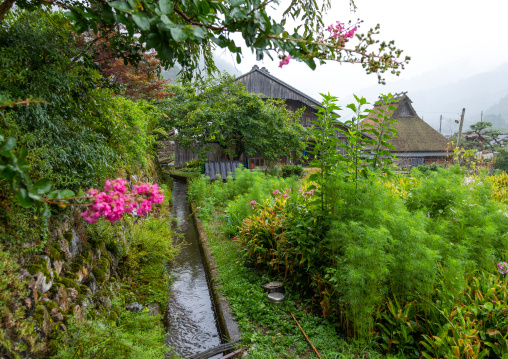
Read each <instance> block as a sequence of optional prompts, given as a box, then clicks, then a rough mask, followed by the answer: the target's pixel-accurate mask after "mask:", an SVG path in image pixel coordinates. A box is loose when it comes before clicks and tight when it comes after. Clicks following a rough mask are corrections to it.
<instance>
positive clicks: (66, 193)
mask: <svg viewBox="0 0 508 359" xmlns="http://www.w3.org/2000/svg"><path fill="white" fill-rule="evenodd" d="M59 194H60V196H61V197H60V198H69V197H74V196H75V195H74V192H73V191H71V190H70V189H64V190H62V191H60V193H59Z"/></svg>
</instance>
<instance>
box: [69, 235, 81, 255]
mask: <svg viewBox="0 0 508 359" xmlns="http://www.w3.org/2000/svg"><path fill="white" fill-rule="evenodd" d="M71 232H72V239H71V241H70V243H69V252H70V253H71V256H72V258H74V257H75V256H77V255H78V254H79V253H80V252H81V250H82V247H83V242H82V241H81V239H80V238H79V237H78V235H77V234H76V231H75V230H74V228H73V229H71Z"/></svg>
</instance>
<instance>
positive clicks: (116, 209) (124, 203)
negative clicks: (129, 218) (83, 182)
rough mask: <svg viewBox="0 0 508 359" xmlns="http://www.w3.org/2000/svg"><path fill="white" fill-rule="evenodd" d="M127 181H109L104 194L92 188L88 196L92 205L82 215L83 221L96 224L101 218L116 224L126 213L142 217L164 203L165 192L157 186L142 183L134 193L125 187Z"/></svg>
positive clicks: (118, 179) (136, 187) (119, 179)
mask: <svg viewBox="0 0 508 359" xmlns="http://www.w3.org/2000/svg"><path fill="white" fill-rule="evenodd" d="M126 184H127V181H126V180H124V179H122V178H117V179H116V180H112V181H110V180H107V181H106V184H105V185H104V192H99V191H98V190H96V189H93V188H90V189H89V190H88V192H87V194H88V195H89V196H90V197H91V199H92V203H91V204H90V206H89V207H88V209H87V210H86V211H85V212H83V213H81V216H82V217H83V219H84V220H85V221H87V222H89V223H95V222H97V220H98V219H99V218H100V217H104V219H106V220H108V221H110V222H111V223H114V222H116V221H118V220H119V219H120V218H122V216H123V214H124V213H132V212H134V210H135V211H136V215H138V216H142V215H144V214H146V213H148V212H149V211H151V210H152V204H154V203H162V201H163V200H164V191H163V190H161V189H159V187H158V186H157V184H150V183H141V184H140V185H137V186H136V185H135V186H134V189H133V190H132V191H129V190H128V189H127V187H126V186H125V185H126Z"/></svg>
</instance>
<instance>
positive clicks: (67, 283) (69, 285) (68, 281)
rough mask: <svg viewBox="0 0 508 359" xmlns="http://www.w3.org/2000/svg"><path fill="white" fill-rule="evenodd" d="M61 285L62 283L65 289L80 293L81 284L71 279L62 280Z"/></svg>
mask: <svg viewBox="0 0 508 359" xmlns="http://www.w3.org/2000/svg"><path fill="white" fill-rule="evenodd" d="M60 283H62V284H63V285H64V286H65V288H74V289H76V290H77V291H79V284H78V283H76V282H75V281H74V280H72V279H70V278H61V280H60Z"/></svg>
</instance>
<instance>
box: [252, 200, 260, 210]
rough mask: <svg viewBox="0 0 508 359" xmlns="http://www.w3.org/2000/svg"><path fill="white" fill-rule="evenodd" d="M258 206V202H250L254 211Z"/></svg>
mask: <svg viewBox="0 0 508 359" xmlns="http://www.w3.org/2000/svg"><path fill="white" fill-rule="evenodd" d="M256 204H259V203H257V202H256V201H250V206H251V207H252V209H254V207H255V206H256Z"/></svg>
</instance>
